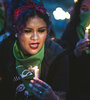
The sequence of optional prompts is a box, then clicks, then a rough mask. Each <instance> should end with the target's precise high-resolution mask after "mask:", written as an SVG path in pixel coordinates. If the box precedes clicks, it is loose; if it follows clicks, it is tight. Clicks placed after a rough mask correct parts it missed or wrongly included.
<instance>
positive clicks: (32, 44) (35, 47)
mask: <svg viewBox="0 0 90 100" xmlns="http://www.w3.org/2000/svg"><path fill="white" fill-rule="evenodd" d="M38 47H39V42H36V43H30V48H31V49H37V48H38Z"/></svg>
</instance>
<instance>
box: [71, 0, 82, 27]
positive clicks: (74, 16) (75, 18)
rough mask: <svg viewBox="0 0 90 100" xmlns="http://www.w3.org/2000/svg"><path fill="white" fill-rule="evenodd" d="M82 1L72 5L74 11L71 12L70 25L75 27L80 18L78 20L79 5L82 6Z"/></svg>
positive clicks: (79, 0)
mask: <svg viewBox="0 0 90 100" xmlns="http://www.w3.org/2000/svg"><path fill="white" fill-rule="evenodd" d="M83 1H84V0H78V2H76V3H75V4H74V11H73V14H72V16H71V20H70V23H71V24H74V25H75V26H77V25H78V24H79V23H80V18H79V15H80V7H81V4H82V2H83Z"/></svg>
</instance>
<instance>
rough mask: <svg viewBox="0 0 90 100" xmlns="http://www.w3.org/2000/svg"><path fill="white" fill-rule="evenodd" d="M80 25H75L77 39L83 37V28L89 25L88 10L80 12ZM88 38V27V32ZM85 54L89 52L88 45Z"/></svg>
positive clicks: (89, 16) (89, 13)
mask: <svg viewBox="0 0 90 100" xmlns="http://www.w3.org/2000/svg"><path fill="white" fill-rule="evenodd" d="M80 21H81V22H80V25H79V26H78V27H77V33H78V37H79V40H80V39H84V38H85V30H86V27H87V26H88V25H90V10H89V11H86V12H84V13H81V14H80ZM88 39H90V29H89V32H88ZM86 53H87V54H90V47H89V49H88V50H86Z"/></svg>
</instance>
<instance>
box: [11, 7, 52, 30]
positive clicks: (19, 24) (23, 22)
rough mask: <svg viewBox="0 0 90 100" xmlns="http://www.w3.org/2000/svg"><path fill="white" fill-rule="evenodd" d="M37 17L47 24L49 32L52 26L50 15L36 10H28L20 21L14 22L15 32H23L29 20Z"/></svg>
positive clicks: (21, 15)
mask: <svg viewBox="0 0 90 100" xmlns="http://www.w3.org/2000/svg"><path fill="white" fill-rule="evenodd" d="M36 15H37V16H39V17H40V18H42V19H43V20H44V21H45V22H46V24H47V28H48V30H49V29H50V26H51V21H50V17H49V15H48V14H47V13H45V14H43V13H41V12H40V11H37V10H36V9H35V8H30V9H27V10H26V11H24V12H22V13H21V14H20V15H19V16H18V19H17V20H16V21H15V22H13V24H14V25H15V27H14V30H15V31H16V32H20V31H21V30H22V31H23V29H24V28H25V26H26V22H27V20H28V18H32V17H35V16H36Z"/></svg>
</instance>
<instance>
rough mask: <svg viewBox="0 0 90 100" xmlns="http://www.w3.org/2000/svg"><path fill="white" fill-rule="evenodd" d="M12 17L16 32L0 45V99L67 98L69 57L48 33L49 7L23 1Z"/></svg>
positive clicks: (36, 1)
mask: <svg viewBox="0 0 90 100" xmlns="http://www.w3.org/2000/svg"><path fill="white" fill-rule="evenodd" d="M16 3H17V2H16ZM12 6H13V5H12ZM13 8H14V6H13ZM13 17H14V18H13V22H12V24H13V25H12V28H13V33H11V35H10V36H9V37H7V38H5V39H4V40H3V41H2V42H1V44H0V98H3V100H66V94H67V92H68V89H69V86H68V85H69V83H68V80H69V77H68V57H67V56H66V55H64V56H62V54H63V53H64V49H63V48H62V47H61V46H60V45H58V44H57V43H55V42H54V41H53V40H51V39H50V38H49V36H48V33H49V30H50V26H51V21H50V19H49V16H48V14H47V11H46V9H45V8H44V6H42V4H41V3H40V1H39V0H34V1H32V0H25V1H24V0H23V1H22V2H20V5H19V6H18V7H17V8H14V10H13ZM35 66H36V68H37V70H35ZM37 71H38V72H37ZM36 72H37V73H36ZM36 76H38V77H36Z"/></svg>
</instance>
